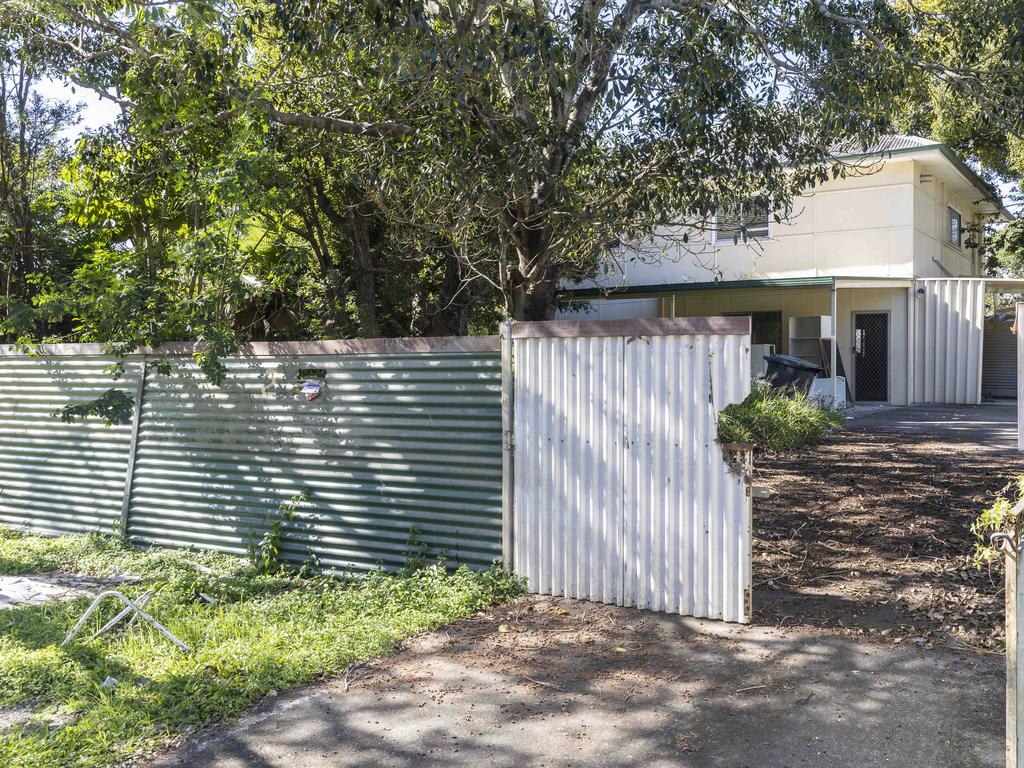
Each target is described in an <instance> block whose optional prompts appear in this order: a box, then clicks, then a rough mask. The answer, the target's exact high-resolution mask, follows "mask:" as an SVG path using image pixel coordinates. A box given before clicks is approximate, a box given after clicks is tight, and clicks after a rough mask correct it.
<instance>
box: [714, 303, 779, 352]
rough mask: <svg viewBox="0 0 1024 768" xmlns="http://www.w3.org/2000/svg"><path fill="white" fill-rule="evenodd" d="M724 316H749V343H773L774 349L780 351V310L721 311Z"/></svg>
mask: <svg viewBox="0 0 1024 768" xmlns="http://www.w3.org/2000/svg"><path fill="white" fill-rule="evenodd" d="M722 314H723V315H725V316H726V317H749V318H750V343H751V344H774V345H775V351H776V352H781V351H782V313H781V312H723V313H722Z"/></svg>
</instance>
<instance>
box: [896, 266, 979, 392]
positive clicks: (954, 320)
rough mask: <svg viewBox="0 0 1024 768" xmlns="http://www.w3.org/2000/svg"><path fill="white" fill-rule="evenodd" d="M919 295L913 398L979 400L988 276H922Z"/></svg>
mask: <svg viewBox="0 0 1024 768" xmlns="http://www.w3.org/2000/svg"><path fill="white" fill-rule="evenodd" d="M914 296H915V299H914V308H913V311H914V343H913V365H914V390H913V395H914V397H913V400H914V402H915V403H955V404H961V405H962V404H969V403H980V402H981V371H982V351H983V346H984V345H983V339H984V319H985V280H983V279H962V278H950V279H945V278H938V279H929V280H918V281H917V284H916V288H915V290H914Z"/></svg>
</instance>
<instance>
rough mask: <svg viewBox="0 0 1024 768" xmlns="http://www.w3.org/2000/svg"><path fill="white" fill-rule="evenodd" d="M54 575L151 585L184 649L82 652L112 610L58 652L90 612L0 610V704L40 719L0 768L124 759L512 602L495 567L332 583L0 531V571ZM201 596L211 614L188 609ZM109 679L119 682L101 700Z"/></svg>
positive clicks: (62, 607) (154, 609)
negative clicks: (210, 599)
mask: <svg viewBox="0 0 1024 768" xmlns="http://www.w3.org/2000/svg"><path fill="white" fill-rule="evenodd" d="M58 569H59V570H64V571H72V572H76V573H80V574H87V575H92V576H114V575H131V576H133V577H136V578H138V579H139V581H138V582H136V583H133V584H131V585H128V586H125V587H123V589H124V590H125V591H127V592H128V593H129V594H132V595H135V594H139V593H141V592H142V591H143V590H145V589H147V588H149V587H155V586H159V587H161V589H160V591H159V592H158V593H157V595H156V597H155V598H154V599H153V601H152V602H151V603H150V605H149V608H148V609H147V610H149V611H150V612H151V613H152V614H154V615H155V616H156V617H157V618H158V619H159V620H160V621H161V622H162V623H164V624H165V625H166V626H167V627H168V628H169V629H170V630H171V631H172V632H174V633H175V634H176V635H178V636H179V637H180V638H181V639H182V640H184V641H185V642H186V643H187V644H188V645H189V646H190V647H191V648H192V649H193V652H192V653H191V654H185V653H182V652H180V651H179V650H178V649H176V648H175V647H174V646H173V645H171V644H170V643H169V642H167V641H166V639H164V638H163V637H162V636H161V635H159V634H158V633H157V632H156V631H155V630H153V629H151V628H150V627H148V626H146V625H143V624H142V623H141V622H140V623H139V624H137V625H136V626H134V627H132V628H130V629H123V630H120V631H115V632H114V633H113V634H112V635H105V636H103V637H101V638H99V639H98V640H87V639H85V638H88V637H89V636H90V635H91V634H92V632H93V631H95V630H96V629H98V628H99V626H101V625H102V623H103V622H105V621H107V620H108V619H110V618H111V617H112V616H113V614H114V612H115V611H116V610H117V607H116V606H115V605H114V604H113V602H111V604H110V605H109V606H107V607H106V610H104V611H100V612H98V615H97V616H96V617H95V618H94V619H91V620H90V623H89V625H88V626H86V627H85V628H83V631H82V633H81V635H80V637H81V638H82V640H81V641H79V640H77V639H76V641H75V642H73V643H72V644H71V645H70V646H69V647H68V648H66V649H64V648H60V647H59V644H60V642H61V640H62V639H63V637H64V635H65V633H66V632H67V631H68V630H69V629H70V627H71V626H72V625H73V623H74V622H75V620H77V618H78V617H79V616H80V615H81V614H82V612H83V611H84V610H85V608H86V606H87V605H88V603H89V600H88V599H79V600H73V601H71V602H67V603H48V604H45V605H35V606H23V607H19V608H14V609H7V610H3V611H0V707H14V708H19V709H29V710H32V711H34V712H37V713H40V717H39V718H36V719H35V720H34V721H32V722H27V723H22V724H20V725H17V726H15V727H13V728H10V729H8V730H5V731H0V765H3V766H6V767H9V768H30V767H31V768H42V767H43V766H47V767H50V766H102V765H110V764H115V763H119V762H124V761H125V760H128V759H129V758H132V757H134V756H138V755H139V754H143V753H146V752H148V751H151V750H156V749H159V748H161V747H164V746H166V745H168V744H170V743H173V742H174V741H175V740H176V739H180V738H181V737H183V736H184V735H187V734H189V733H191V732H192V731H194V730H195V729H197V728H199V727H201V726H203V725H206V724H209V723H214V722H218V721H223V720H227V719H229V718H232V717H234V716H236V715H238V714H239V713H240V712H242V711H243V710H245V709H246V708H247V707H249V706H251V705H252V704H253V703H254V702H256V701H257V700H259V699H260V698H261V697H263V696H265V695H266V694H267V693H268V692H269V691H271V690H272V689H274V690H278V691H280V690H283V689H286V688H289V687H291V686H295V685H298V684H300V683H303V682H307V681H310V680H316V679H320V678H324V677H328V676H330V675H333V674H336V673H338V672H339V671H341V670H343V669H344V668H345V667H346V666H347V665H348V664H350V663H352V662H354V661H359V660H362V659H367V658H370V657H372V656H376V655H380V654H384V653H387V652H388V651H390V650H391V649H392V648H393V647H394V646H395V644H396V643H397V642H399V641H400V640H402V639H404V638H406V637H409V636H410V635H413V634H416V633H418V632H422V631H425V630H428V629H431V628H434V627H437V626H440V625H442V624H445V623H448V622H451V621H452V620H454V619H456V618H458V617H460V616H466V615H469V614H472V613H473V612H475V611H477V610H479V609H481V608H483V607H485V606H488V605H491V604H493V603H496V602H500V601H504V600H508V599H510V598H511V597H513V596H514V595H516V594H518V593H519V592H520V591H521V589H522V587H521V584H520V583H519V582H517V581H515V580H513V579H510V578H508V577H506V576H505V575H503V574H502V573H501V572H500V571H497V570H493V571H489V572H484V573H476V572H472V571H470V570H468V569H466V568H460V569H458V570H456V571H454V572H448V571H446V570H445V569H444V568H443V567H442V566H440V565H432V566H427V567H424V568H422V569H419V570H410V571H407V572H404V573H403V574H401V575H389V574H385V573H382V572H374V573H370V574H367V575H363V576H348V577H346V578H342V579H328V578H325V577H309V576H302V575H299V574H296V573H288V572H283V571H282V572H277V573H267V572H266V571H265V570H263V569H262V568H260V567H257V566H254V565H252V564H250V563H247V562H245V561H244V560H242V559H239V558H233V557H228V556H225V555H220V554H214V553H199V552H188V551H150V552H141V551H138V550H134V549H131V548H130V547H128V546H126V545H123V544H121V543H119V542H118V541H117V540H116V539H114V538H112V537H106V536H99V535H88V536H85V535H83V536H67V537H62V538H44V537H39V536H31V535H25V534H21V533H15V532H12V531H9V530H4V529H0V573H5V574H16V573H29V572H35V571H47V570H58ZM197 590H198V591H201V592H203V593H205V594H208V595H212V596H214V597H216V598H217V603H216V604H215V605H208V604H205V603H203V602H201V601H197V600H196V599H195V593H196V591H197ZM107 677H113V678H116V679H117V681H118V683H117V685H116V686H114V687H107V688H103V687H101V684H102V683H103V681H104V680H105V679H106V678H107ZM54 712H56V713H58V715H57V716H54V715H52V713H54ZM44 713H51V714H47V715H46V717H43V714H44ZM54 722H56V723H57V724H56V725H54Z"/></svg>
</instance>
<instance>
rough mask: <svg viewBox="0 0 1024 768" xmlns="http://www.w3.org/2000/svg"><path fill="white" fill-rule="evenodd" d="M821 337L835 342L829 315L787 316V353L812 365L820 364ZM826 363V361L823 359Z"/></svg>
mask: <svg viewBox="0 0 1024 768" xmlns="http://www.w3.org/2000/svg"><path fill="white" fill-rule="evenodd" d="M821 339H830V340H831V342H832V343H833V344H834V343H835V336H834V334H833V333H832V318H831V317H830V316H829V315H809V316H807V317H791V318H789V354H790V355H792V356H793V357H799V358H800V359H801V360H806V361H807V362H808V363H813V364H814V365H821V364H822V359H821ZM824 362H825V363H826V365H827V363H828V361H827V360H826V361H824Z"/></svg>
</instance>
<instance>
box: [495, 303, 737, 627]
mask: <svg viewBox="0 0 1024 768" xmlns="http://www.w3.org/2000/svg"><path fill="white" fill-rule="evenodd" d="M512 333H513V336H514V339H515V345H514V363H515V384H514V388H515V392H514V412H515V418H514V430H515V435H514V444H515V462H514V464H515V472H514V494H513V507H514V511H513V526H514V555H513V563H514V568H515V571H516V573H518V574H519V575H521V576H525V577H526V578H527V583H528V586H529V588H530V589H531V590H532V591H535V592H539V593H542V594H553V595H562V596H566V597H573V598H583V599H590V600H596V601H600V602H605V603H615V604H619V605H630V606H636V607H641V608H651V609H654V610H659V611H665V612H671V613H680V614H687V615H694V616H701V617H708V618H719V619H725V620H727V621H748V620H749V597H750V537H751V520H750V496H749V473H748V465H747V463H746V461H745V460H741V461H739V462H734V461H731V460H730V458H729V456H728V455H727V452H726V451H725V450H724V449H723V446H721V445H720V444H719V443H718V442H717V440H716V434H717V432H716V430H717V415H718V412H719V411H720V410H721V409H722V408H724V407H725V406H726V405H728V404H730V403H734V402H739V401H740V400H742V399H743V398H744V397H745V396H746V394H747V393H748V391H749V387H750V357H749V354H750V349H749V348H750V336H749V320H748V319H747V318H696V319H687V318H681V319H675V320H655V321H633V322H620V321H613V322H589V323H588V322H582V323H572V322H565V323H559V322H556V323H551V324H546V323H545V324H535V323H530V324H517V325H513V328H512Z"/></svg>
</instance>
